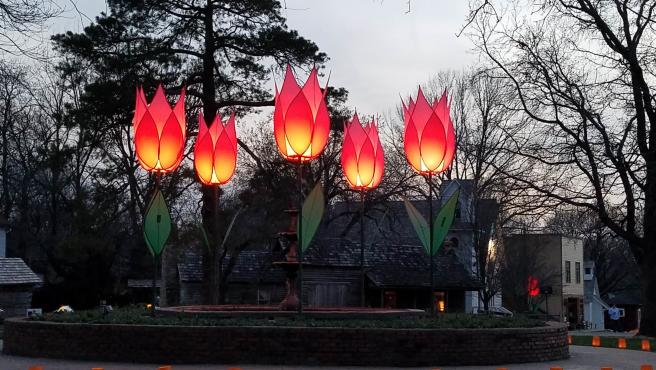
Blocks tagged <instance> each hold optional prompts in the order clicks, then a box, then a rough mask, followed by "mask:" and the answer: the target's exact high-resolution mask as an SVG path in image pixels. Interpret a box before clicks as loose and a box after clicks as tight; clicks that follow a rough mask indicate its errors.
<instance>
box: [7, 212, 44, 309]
mask: <svg viewBox="0 0 656 370" xmlns="http://www.w3.org/2000/svg"><path fill="white" fill-rule="evenodd" d="M7 226H8V222H7V220H5V219H4V218H0V309H2V310H3V312H2V313H0V317H10V316H24V315H25V314H26V310H27V309H28V308H30V307H31V306H32V291H33V290H34V288H35V286H36V285H38V284H41V282H42V281H41V278H39V277H38V276H37V275H36V274H35V273H34V271H32V269H30V268H29V267H28V266H27V265H26V264H25V262H24V261H23V260H22V259H20V258H6V255H5V253H6V250H7V249H6V240H7V238H6V230H7V229H6V228H7Z"/></svg>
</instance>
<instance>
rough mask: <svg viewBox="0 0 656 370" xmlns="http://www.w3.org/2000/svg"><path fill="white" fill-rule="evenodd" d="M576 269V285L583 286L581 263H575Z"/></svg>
mask: <svg viewBox="0 0 656 370" xmlns="http://www.w3.org/2000/svg"><path fill="white" fill-rule="evenodd" d="M574 269H575V270H576V271H575V272H574V273H575V274H576V283H577V284H581V262H575V263H574Z"/></svg>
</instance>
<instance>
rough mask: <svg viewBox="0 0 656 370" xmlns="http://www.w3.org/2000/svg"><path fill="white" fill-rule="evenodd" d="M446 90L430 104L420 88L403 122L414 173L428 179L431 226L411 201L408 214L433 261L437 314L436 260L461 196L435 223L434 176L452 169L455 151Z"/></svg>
mask: <svg viewBox="0 0 656 370" xmlns="http://www.w3.org/2000/svg"><path fill="white" fill-rule="evenodd" d="M447 101H448V95H447V92H446V90H445V91H444V94H442V97H441V98H440V99H435V101H434V102H433V104H430V103H429V102H428V100H426V97H425V96H424V93H423V92H422V90H421V87H420V88H419V92H418V93H417V99H416V101H414V100H412V98H410V101H409V103H408V105H406V104H405V102H402V103H403V120H404V121H405V134H404V140H403V146H404V150H405V154H406V158H407V159H408V163H410V166H411V167H412V169H413V170H414V171H415V172H417V173H418V174H420V175H422V176H424V177H426V179H427V181H428V209H429V211H428V212H429V223H428V224H427V223H426V220H425V219H424V218H423V216H422V215H421V213H419V211H417V209H416V208H415V207H414V206H413V205H412V204H411V203H410V202H408V201H406V202H405V205H406V210H407V211H408V215H409V216H410V220H411V222H412V225H413V227H414V228H415V231H416V232H417V235H418V236H419V239H420V240H421V242H422V244H423V245H424V248H425V249H426V252H427V254H428V256H429V258H430V301H429V302H431V306H430V310H431V312H435V305H434V304H433V287H434V284H435V283H434V281H433V273H434V271H433V266H434V256H435V254H436V253H437V251H438V250H439V248H440V247H441V246H442V242H443V241H444V238H445V237H446V233H447V232H448V230H449V228H450V227H451V224H452V223H453V218H454V215H455V211H456V207H457V203H458V192H456V193H455V194H454V195H453V196H451V198H449V200H448V201H447V202H446V203H445V204H444V206H443V207H442V209H441V210H440V212H439V214H438V215H437V217H436V219H435V220H434V219H433V176H434V175H438V174H440V173H442V172H444V171H445V170H447V169H448V168H449V166H451V162H452V161H453V158H454V155H455V149H456V139H455V130H454V128H453V121H452V120H451V115H450V106H449V103H448V102H447Z"/></svg>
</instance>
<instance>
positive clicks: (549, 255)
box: [503, 234, 584, 326]
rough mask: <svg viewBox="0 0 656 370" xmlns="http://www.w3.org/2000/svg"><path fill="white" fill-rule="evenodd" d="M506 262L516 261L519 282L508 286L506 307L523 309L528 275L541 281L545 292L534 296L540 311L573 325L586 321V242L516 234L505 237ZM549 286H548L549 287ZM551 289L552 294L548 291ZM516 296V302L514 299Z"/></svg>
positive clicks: (561, 236) (526, 295)
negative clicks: (584, 263)
mask: <svg viewBox="0 0 656 370" xmlns="http://www.w3.org/2000/svg"><path fill="white" fill-rule="evenodd" d="M504 248H505V253H506V260H507V261H506V263H507V264H510V263H512V264H513V267H512V269H513V271H507V272H506V273H509V274H517V278H516V280H517V281H518V284H516V285H513V286H512V287H504V290H508V289H509V288H510V289H519V290H521V291H504V292H503V297H504V306H506V307H509V308H511V309H512V310H515V311H521V309H520V308H521V307H524V305H525V304H526V302H521V301H518V299H519V300H521V299H524V300H526V299H528V294H527V292H526V286H527V284H526V283H525V282H526V281H527V279H528V276H532V277H534V278H536V279H537V280H538V281H539V284H540V287H541V288H542V289H541V293H540V295H539V296H536V297H533V298H531V300H532V301H533V302H534V303H535V304H536V305H537V306H538V310H539V312H540V313H544V314H548V315H549V316H550V317H552V318H553V317H556V318H558V319H559V320H561V321H566V322H568V323H570V325H571V326H580V325H582V324H583V317H584V314H583V312H584V305H583V302H584V301H583V241H582V240H581V239H577V238H569V237H566V236H563V235H559V234H516V235H510V236H507V237H505V238H504ZM545 288H546V289H545ZM547 290H550V292H551V293H550V294H544V293H543V292H546V291H547ZM513 299H514V301H513Z"/></svg>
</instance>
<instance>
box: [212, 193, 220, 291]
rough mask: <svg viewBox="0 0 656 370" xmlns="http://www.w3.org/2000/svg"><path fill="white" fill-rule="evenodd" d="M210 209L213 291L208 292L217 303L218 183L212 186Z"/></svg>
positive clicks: (218, 267)
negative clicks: (212, 236)
mask: <svg viewBox="0 0 656 370" xmlns="http://www.w3.org/2000/svg"><path fill="white" fill-rule="evenodd" d="M212 209H213V213H214V215H213V216H214V217H213V218H212V222H213V225H212V228H213V229H214V230H213V232H212V235H214V238H213V239H214V240H213V243H210V248H211V251H210V252H211V258H212V269H211V271H212V276H211V279H212V283H211V284H210V285H211V288H210V289H212V290H213V291H212V292H211V294H210V297H211V301H212V304H218V303H219V298H220V297H219V292H220V289H221V288H220V286H219V280H220V274H221V266H219V243H220V241H219V185H215V186H213V187H212Z"/></svg>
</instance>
